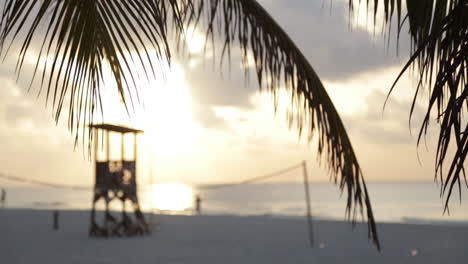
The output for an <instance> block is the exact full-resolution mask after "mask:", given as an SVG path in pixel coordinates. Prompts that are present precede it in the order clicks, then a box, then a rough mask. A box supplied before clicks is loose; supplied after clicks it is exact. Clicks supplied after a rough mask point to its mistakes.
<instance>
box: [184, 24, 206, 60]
mask: <svg viewBox="0 0 468 264" xmlns="http://www.w3.org/2000/svg"><path fill="white" fill-rule="evenodd" d="M184 37H185V42H186V44H187V48H188V51H189V52H190V53H191V54H199V53H201V52H202V51H203V49H204V48H205V37H204V35H203V34H201V33H200V32H199V31H198V30H197V29H196V28H195V27H189V28H188V30H187V34H186V35H185V36H184Z"/></svg>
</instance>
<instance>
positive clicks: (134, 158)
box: [133, 132, 138, 183]
mask: <svg viewBox="0 0 468 264" xmlns="http://www.w3.org/2000/svg"><path fill="white" fill-rule="evenodd" d="M137 137H138V133H136V132H135V133H133V155H134V156H133V160H135V175H133V177H135V183H136V175H137V163H138V162H137V159H138V154H137V153H138V149H137V148H138V143H137Z"/></svg>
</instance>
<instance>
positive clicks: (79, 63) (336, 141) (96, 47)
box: [0, 0, 379, 247]
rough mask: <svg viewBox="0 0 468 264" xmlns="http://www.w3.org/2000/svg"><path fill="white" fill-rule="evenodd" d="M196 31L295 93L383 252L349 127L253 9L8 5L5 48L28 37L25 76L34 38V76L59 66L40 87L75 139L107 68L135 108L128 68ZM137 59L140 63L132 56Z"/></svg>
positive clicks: (298, 114)
mask: <svg viewBox="0 0 468 264" xmlns="http://www.w3.org/2000/svg"><path fill="white" fill-rule="evenodd" d="M40 25H42V26H44V25H45V26H46V30H44V29H43V28H41V27H40ZM194 25H195V26H196V25H204V26H205V27H206V28H205V29H206V35H207V39H214V37H215V36H214V35H215V33H216V34H218V32H219V36H220V37H221V39H222V40H223V47H222V51H221V56H220V58H221V59H223V58H224V57H229V56H230V53H231V48H233V47H237V46H239V47H238V48H240V50H241V53H242V56H243V58H244V60H248V56H249V54H251V55H252V56H253V59H254V61H255V63H254V67H255V70H256V73H257V77H258V82H259V84H260V87H263V88H264V89H267V90H268V91H270V92H272V93H273V95H274V96H275V97H277V96H278V92H279V90H280V88H281V87H284V88H286V89H287V90H288V91H289V93H290V94H291V96H292V106H291V111H290V112H291V113H292V114H291V115H290V118H291V120H294V121H295V122H296V124H297V126H298V129H299V131H300V132H299V133H302V131H303V130H304V129H307V130H308V131H307V132H308V135H309V138H310V136H312V135H317V139H318V152H319V153H320V154H321V155H324V156H325V157H326V159H327V161H328V165H329V168H330V171H331V173H332V176H333V180H334V181H335V182H336V183H338V182H339V186H340V188H341V189H342V190H346V192H347V195H348V199H347V212H348V214H347V215H348V217H352V219H353V220H354V219H355V217H356V214H357V213H358V212H359V211H360V212H361V213H363V210H365V211H366V216H367V219H368V226H369V236H370V238H371V239H372V240H373V241H374V242H375V244H376V245H377V247H379V243H378V239H377V233H376V227H375V222H374V217H373V214H372V208H371V204H370V200H369V195H368V192H367V189H366V185H365V183H364V178H363V176H362V172H361V168H360V166H359V163H358V161H357V158H356V155H355V153H354V151H353V148H352V145H351V142H350V140H349V138H348V135H347V133H346V130H345V128H344V126H343V123H342V121H341V119H340V117H339V115H338V113H337V111H336V109H335V107H334V106H333V104H332V102H331V100H330V98H329V96H328V94H327V93H326V91H325V88H324V87H323V84H322V83H321V81H320V79H319V78H318V76H317V74H316V73H315V72H314V70H313V68H312V67H311V65H310V64H309V63H308V61H307V60H306V58H305V57H304V55H303V54H302V53H301V51H300V50H299V49H298V48H297V46H296V45H295V44H294V42H293V41H292V40H291V39H290V38H289V37H288V35H287V34H286V33H285V32H284V31H283V30H282V29H281V27H280V26H279V25H278V24H277V23H276V22H275V21H274V19H273V18H272V17H271V16H270V15H269V14H268V13H267V12H266V11H265V9H263V8H262V7H261V6H260V5H259V4H258V3H257V2H256V1H254V0H193V1H191V0H43V1H37V0H30V1H27V0H25V1H15V0H6V4H5V7H4V11H3V15H2V21H1V31H0V44H1V45H2V47H3V48H5V45H7V44H8V43H6V41H7V40H8V39H11V40H12V41H19V40H18V39H19V38H21V39H22V47H21V49H20V51H19V57H18V65H17V70H18V73H19V72H20V71H21V68H22V66H23V63H24V60H25V57H26V56H27V54H28V52H29V51H30V47H31V43H32V41H33V37H38V38H39V39H40V40H41V41H42V46H41V49H40V51H39V53H38V55H36V56H37V57H38V61H37V64H36V69H37V68H38V67H39V66H40V65H39V64H40V63H41V59H40V57H41V56H44V55H46V56H48V57H49V58H50V60H52V61H53V63H51V64H46V69H45V70H44V71H43V73H42V76H41V77H40V83H41V89H45V90H46V97H47V100H51V101H52V104H53V106H54V110H55V116H56V119H58V118H59V117H60V113H61V110H62V107H63V105H64V101H65V100H67V98H69V109H68V110H69V111H68V112H69V116H68V120H69V125H70V128H71V129H72V130H73V129H74V130H76V131H78V130H79V128H80V126H82V125H83V124H85V123H86V122H88V121H90V120H92V117H93V114H94V113H95V111H96V109H101V103H100V95H101V88H102V86H103V85H104V82H105V81H106V82H108V81H107V80H104V78H103V71H104V69H103V67H104V66H103V65H104V63H105V62H106V63H108V64H109V65H110V67H111V71H112V77H113V79H114V81H115V83H116V84H117V88H118V91H119V93H120V95H121V97H122V100H123V101H124V102H125V103H126V105H128V104H129V103H128V102H127V100H126V98H127V97H128V98H130V104H132V103H133V100H132V96H131V95H132V94H133V95H138V89H137V87H136V84H135V82H136V80H135V79H136V78H137V76H135V74H134V73H133V72H132V66H133V65H134V64H135V63H140V62H141V63H143V61H144V60H146V59H149V60H150V58H151V57H152V55H156V56H157V58H159V59H167V60H168V61H170V58H171V55H170V54H171V53H170V51H171V48H170V46H169V44H168V39H169V36H168V33H167V32H168V28H169V27H173V28H174V29H175V32H176V37H178V38H180V37H181V36H182V35H183V32H185V31H186V29H187V28H188V27H192V26H194ZM41 30H42V31H43V32H42V31H41ZM22 33H25V35H24V36H22V35H21V34H22ZM149 47H151V49H150V48H149ZM134 51H138V53H137V55H135V56H133V57H129V56H128V54H129V53H132V52H134ZM150 61H151V60H150ZM153 63H154V62H153ZM150 68H151V69H145V74H146V78H151V76H150V75H154V74H155V72H154V67H153V66H152V65H150ZM246 71H248V70H246ZM67 96H69V97H67ZM101 110H102V109H101ZM82 113H84V116H82V115H83V114H82ZM76 134H78V133H76ZM91 136H92V135H91V134H90V137H91Z"/></svg>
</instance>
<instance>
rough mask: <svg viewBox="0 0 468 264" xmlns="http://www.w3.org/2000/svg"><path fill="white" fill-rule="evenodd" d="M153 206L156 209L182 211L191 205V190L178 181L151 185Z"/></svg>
mask: <svg viewBox="0 0 468 264" xmlns="http://www.w3.org/2000/svg"><path fill="white" fill-rule="evenodd" d="M152 191H153V194H152V200H153V201H152V202H153V207H154V208H156V209H158V210H167V211H184V210H186V209H188V208H190V207H192V203H193V190H192V188H191V187H190V186H188V185H185V184H180V183H164V184H156V185H154V186H153V190H152Z"/></svg>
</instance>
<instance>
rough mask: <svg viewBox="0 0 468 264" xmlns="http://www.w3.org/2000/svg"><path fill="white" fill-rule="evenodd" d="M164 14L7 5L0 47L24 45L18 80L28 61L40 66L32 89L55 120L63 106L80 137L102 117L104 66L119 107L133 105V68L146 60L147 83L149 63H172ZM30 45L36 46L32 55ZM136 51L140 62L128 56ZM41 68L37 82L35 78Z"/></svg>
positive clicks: (92, 4) (121, 5)
mask: <svg viewBox="0 0 468 264" xmlns="http://www.w3.org/2000/svg"><path fill="white" fill-rule="evenodd" d="M166 9H167V7H166V3H165V1H139V0H131V1H128V0H126V1H112V0H103V1H94V0H80V1H74V0H42V1H36V0H30V1H28V0H26V1H15V0H7V1H5V5H4V7H3V13H2V19H1V22H0V25H1V29H0V47H1V48H2V50H3V51H4V52H5V53H8V51H9V49H10V47H11V45H13V44H16V42H18V43H21V45H20V48H19V55H18V60H17V65H16V72H17V74H18V76H19V75H20V74H21V70H22V69H23V67H24V63H25V60H26V58H27V57H28V56H33V57H35V58H36V59H37V62H36V64H35V70H34V73H33V76H32V80H31V85H32V84H33V82H34V80H35V79H38V80H39V83H40V91H45V96H46V100H47V101H51V102H52V107H53V109H54V113H55V120H56V121H58V120H59V118H60V116H61V114H62V109H63V107H64V106H66V107H68V125H69V128H70V129H71V130H72V131H76V132H77V133H75V135H76V137H78V135H79V133H78V132H79V130H80V128H83V127H84V125H85V124H86V123H88V122H90V121H92V119H93V116H94V113H95V112H96V111H101V112H102V105H101V98H100V96H101V88H102V87H103V86H104V81H108V80H104V72H105V70H106V65H105V63H107V65H108V67H107V68H109V69H110V72H111V75H112V79H113V80H114V81H115V84H116V87H117V89H118V93H119V94H120V97H121V100H122V101H124V103H125V105H126V106H128V105H130V106H131V105H133V103H134V100H135V99H134V98H133V97H132V95H135V96H137V95H138V93H135V91H134V90H135V89H136V85H135V79H136V78H137V77H136V76H135V73H134V72H133V71H132V68H133V66H134V64H135V63H142V61H143V60H144V59H145V58H148V59H147V61H149V63H150V67H149V68H150V69H145V74H146V75H147V76H148V75H149V74H151V73H152V74H154V67H153V63H154V61H153V60H151V59H149V58H151V57H154V56H156V58H159V59H161V58H162V59H167V60H170V49H169V46H168V43H167V41H166V40H167V23H166V21H167V19H166V17H165V16H166V14H165V13H164V12H162V11H163V10H166ZM34 41H40V43H41V45H40V49H39V51H38V52H37V53H34V50H33V48H32V43H34ZM135 50H136V51H139V52H138V53H136V54H137V55H136V56H130V55H129V54H132V51H135ZM133 54H135V53H133ZM41 67H42V68H43V70H42V75H41V74H38V72H39V70H38V69H40V68H41ZM38 75H39V76H38ZM127 98H129V100H130V102H127V101H126V100H127ZM137 99H138V98H137ZM67 100H68V101H67ZM83 136H84V133H83ZM90 136H91V135H90Z"/></svg>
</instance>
